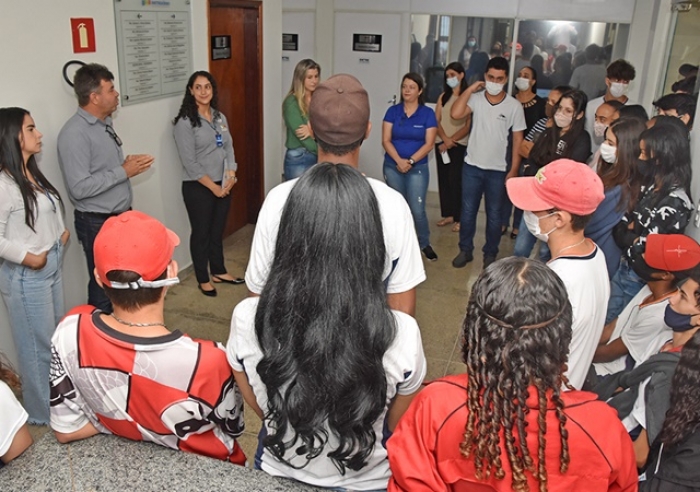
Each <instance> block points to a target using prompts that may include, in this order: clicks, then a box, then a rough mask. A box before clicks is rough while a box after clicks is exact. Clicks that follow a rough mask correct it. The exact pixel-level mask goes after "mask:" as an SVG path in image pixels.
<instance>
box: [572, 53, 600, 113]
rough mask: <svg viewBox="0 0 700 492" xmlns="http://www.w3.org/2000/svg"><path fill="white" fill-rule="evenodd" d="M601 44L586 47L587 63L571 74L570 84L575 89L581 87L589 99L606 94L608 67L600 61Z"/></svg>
mask: <svg viewBox="0 0 700 492" xmlns="http://www.w3.org/2000/svg"><path fill="white" fill-rule="evenodd" d="M601 54H602V53H601V50H600V46H598V45H597V44H590V45H588V46H587V47H586V63H585V64H583V65H581V66H580V67H577V68H576V70H574V73H573V74H572V75H571V81H570V82H569V85H570V86H571V87H573V88H574V89H580V90H582V91H583V92H585V93H586V96H588V100H589V101H590V100H591V99H595V98H596V97H598V96H600V95H602V94H605V90H606V89H607V85H606V84H605V77H606V73H607V72H606V68H605V65H604V64H603V63H601V61H600V57H601Z"/></svg>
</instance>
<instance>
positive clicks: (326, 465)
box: [227, 164, 426, 490]
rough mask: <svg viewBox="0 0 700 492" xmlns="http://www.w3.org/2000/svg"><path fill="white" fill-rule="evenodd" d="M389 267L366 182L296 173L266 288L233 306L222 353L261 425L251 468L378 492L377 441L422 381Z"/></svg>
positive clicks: (383, 463)
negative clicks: (395, 307) (387, 278)
mask: <svg viewBox="0 0 700 492" xmlns="http://www.w3.org/2000/svg"><path fill="white" fill-rule="evenodd" d="M386 268H390V266H389V265H387V264H386V262H385V246H384V240H383V232H382V222H381V217H380V213H379V207H378V204H377V200H376V198H375V196H374V193H373V192H372V188H371V186H370V184H369V183H368V182H367V179H366V178H364V177H363V176H362V175H361V174H360V173H359V171H357V170H356V169H353V168H352V167H350V166H346V165H341V164H338V165H334V164H319V165H316V166H314V167H312V168H311V169H309V170H308V171H307V172H306V173H304V174H303V175H302V176H301V177H300V178H299V181H298V182H297V183H296V184H295V185H294V188H293V189H292V191H291V194H290V195H289V200H288V201H287V204H286V206H285V208H284V211H283V212H282V217H281V221H280V229H279V235H278V240H277V245H276V248H275V257H274V261H273V264H272V267H271V270H270V274H269V277H268V280H267V283H266V285H265V288H264V289H263V291H262V294H261V296H260V297H259V298H249V299H246V300H244V301H243V302H241V303H240V304H239V305H238V306H236V309H235V310H234V312H233V319H232V321H231V334H230V338H229V341H228V345H227V352H228V358H229V363H230V364H231V366H232V368H233V372H234V376H235V378H236V382H237V383H238V385H239V387H240V388H241V392H242V394H243V396H244V398H245V399H246V401H247V402H248V404H249V405H250V406H251V407H252V408H253V410H254V411H255V412H256V413H257V414H258V416H260V418H261V419H263V425H264V427H263V432H262V433H261V438H260V439H261V442H260V446H259V451H258V455H257V456H256V460H255V461H256V466H257V467H259V468H262V469H263V470H264V471H266V472H268V473H270V474H271V475H275V476H286V477H290V478H293V479H295V480H299V481H301V482H306V483H310V484H312V485H316V486H321V487H336V488H341V489H349V490H377V489H385V488H386V486H387V481H388V479H389V475H390V472H389V463H388V461H387V456H386V449H385V447H384V446H383V441H384V438H385V437H386V435H387V431H388V432H391V431H393V429H394V427H395V426H396V423H397V421H398V419H399V417H400V416H401V415H402V414H403V412H404V411H405V409H406V408H407V406H408V404H409V403H410V401H411V400H412V398H413V396H414V394H415V393H416V392H417V391H418V390H419V389H420V385H421V383H422V381H423V377H424V376H425V371H426V366H425V357H424V355H423V348H422V344H421V338H420V331H419V329H418V326H417V324H416V322H415V320H414V319H413V318H411V317H410V316H408V315H406V314H403V313H400V312H398V311H391V310H390V309H389V307H388V306H387V303H386V288H385V286H384V283H383V281H382V278H383V272H384V271H385V269H386Z"/></svg>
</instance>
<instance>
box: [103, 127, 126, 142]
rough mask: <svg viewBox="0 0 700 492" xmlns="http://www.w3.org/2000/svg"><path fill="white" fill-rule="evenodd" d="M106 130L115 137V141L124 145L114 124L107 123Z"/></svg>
mask: <svg viewBox="0 0 700 492" xmlns="http://www.w3.org/2000/svg"><path fill="white" fill-rule="evenodd" d="M105 131H106V132H107V133H109V136H110V137H112V138H113V139H114V141H115V142H116V143H117V145H118V146H120V147H121V146H122V139H121V138H119V135H117V132H115V131H114V128H112V125H106V126H105Z"/></svg>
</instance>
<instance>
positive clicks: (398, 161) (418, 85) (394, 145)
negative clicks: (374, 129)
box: [382, 72, 437, 261]
mask: <svg viewBox="0 0 700 492" xmlns="http://www.w3.org/2000/svg"><path fill="white" fill-rule="evenodd" d="M435 135H437V120H436V119H435V113H434V112H433V110H432V109H430V108H428V107H426V106H425V103H424V101H423V78H422V77H421V76H420V75H418V74H416V73H412V72H411V73H407V74H406V75H404V76H403V79H402V80H401V102H400V103H399V104H397V105H395V106H392V107H390V108H389V109H388V110H387V112H386V114H385V115H384V123H383V125H382V145H383V147H384V150H385V151H386V153H385V154H384V180H385V181H386V184H388V185H389V186H390V187H392V188H393V189H395V190H396V191H398V192H399V193H401V194H402V195H403V196H404V198H405V199H406V201H407V202H408V206H409V207H410V209H411V215H413V221H414V223H415V226H416V234H417V235H418V244H419V246H420V249H421V251H423V254H424V255H425V257H426V258H427V259H428V260H430V261H435V260H437V255H436V254H435V251H433V248H432V247H431V246H430V227H429V226H428V216H427V215H426V213H425V197H426V194H427V192H428V182H429V181H430V174H429V172H428V154H429V153H430V151H431V150H432V148H433V146H434V145H435Z"/></svg>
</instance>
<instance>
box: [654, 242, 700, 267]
mask: <svg viewBox="0 0 700 492" xmlns="http://www.w3.org/2000/svg"><path fill="white" fill-rule="evenodd" d="M644 261H645V262H646V264H647V265H649V266H650V267H651V268H655V269H657V270H662V271H664V272H682V271H684V270H690V269H691V268H695V267H696V266H697V265H698V264H700V245H699V244H698V243H697V242H695V240H694V239H692V238H690V237H688V236H686V235H684V234H649V235H648V236H647V241H646V246H645V250H644Z"/></svg>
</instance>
